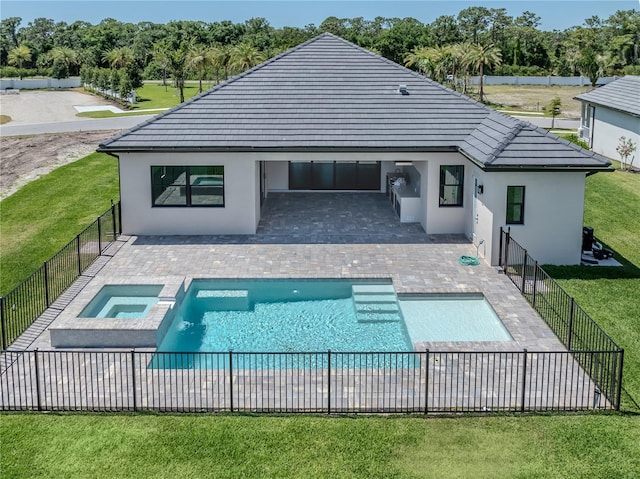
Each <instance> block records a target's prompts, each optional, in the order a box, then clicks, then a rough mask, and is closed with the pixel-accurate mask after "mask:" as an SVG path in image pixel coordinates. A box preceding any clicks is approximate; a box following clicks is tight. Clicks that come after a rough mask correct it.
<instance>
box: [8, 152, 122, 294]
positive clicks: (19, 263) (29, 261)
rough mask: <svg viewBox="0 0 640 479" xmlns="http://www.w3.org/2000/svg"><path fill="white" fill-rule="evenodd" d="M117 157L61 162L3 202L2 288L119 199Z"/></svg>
mask: <svg viewBox="0 0 640 479" xmlns="http://www.w3.org/2000/svg"><path fill="white" fill-rule="evenodd" d="M119 197H120V195H119V189H118V169H117V160H116V158H114V157H112V156H109V155H105V154H103V153H94V154H91V155H89V156H87V157H85V158H83V159H82V160H78V161H76V162H74V163H70V164H68V165H65V166H62V167H61V168H58V169H56V170H54V171H52V172H51V173H49V174H48V175H45V176H43V177H41V178H39V179H37V180H35V181H33V182H31V183H29V184H27V185H25V186H24V187H23V188H21V189H20V190H19V191H17V192H16V193H14V194H13V195H11V196H9V197H7V198H5V199H4V200H2V201H1V202H0V233H1V234H0V271H1V273H2V274H1V275H0V293H1V294H6V293H7V292H9V291H10V290H11V289H12V288H13V287H15V286H16V285H17V284H18V283H19V282H20V281H22V280H23V279H25V278H26V277H27V276H28V275H29V274H31V273H32V272H33V271H35V270H36V269H37V268H39V267H40V266H41V265H42V263H43V262H44V261H45V260H47V259H49V258H50V257H51V256H52V255H53V254H54V253H56V252H57V251H58V250H59V249H60V248H62V247H63V246H64V245H66V244H67V243H68V242H69V241H70V240H72V239H73V237H74V236H75V235H77V234H78V233H80V232H81V231H82V230H83V229H84V228H85V227H86V226H88V225H89V224H91V223H92V222H93V221H95V219H96V218H97V217H98V215H100V214H101V213H103V212H104V211H106V210H107V209H108V208H109V206H110V199H113V200H114V201H118V199H119Z"/></svg>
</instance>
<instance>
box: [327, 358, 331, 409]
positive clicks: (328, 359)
mask: <svg viewBox="0 0 640 479" xmlns="http://www.w3.org/2000/svg"><path fill="white" fill-rule="evenodd" d="M327 393H328V394H327V414H331V350H330V349H329V350H328V351H327Z"/></svg>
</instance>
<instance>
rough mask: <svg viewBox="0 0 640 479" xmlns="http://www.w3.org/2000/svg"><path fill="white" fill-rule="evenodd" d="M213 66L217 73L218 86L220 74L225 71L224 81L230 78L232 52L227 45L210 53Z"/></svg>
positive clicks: (213, 49) (214, 48)
mask: <svg viewBox="0 0 640 479" xmlns="http://www.w3.org/2000/svg"><path fill="white" fill-rule="evenodd" d="M209 55H210V56H211V64H212V65H213V68H215V71H216V84H217V83H218V73H219V72H220V70H222V71H224V79H225V80H226V79H227V77H228V76H229V62H230V60H231V50H230V48H229V47H228V46H227V45H223V46H218V47H213V48H212V49H211V50H210V51H209Z"/></svg>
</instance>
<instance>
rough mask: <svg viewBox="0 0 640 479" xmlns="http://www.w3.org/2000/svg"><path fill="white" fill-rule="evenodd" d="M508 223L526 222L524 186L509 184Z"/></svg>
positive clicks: (519, 223) (518, 223)
mask: <svg viewBox="0 0 640 479" xmlns="http://www.w3.org/2000/svg"><path fill="white" fill-rule="evenodd" d="M507 224H508V225H521V224H524V186H507Z"/></svg>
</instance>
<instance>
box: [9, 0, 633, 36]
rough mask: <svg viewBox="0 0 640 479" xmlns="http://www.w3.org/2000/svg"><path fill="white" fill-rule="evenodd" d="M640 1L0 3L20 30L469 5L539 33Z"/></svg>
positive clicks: (370, 14) (298, 21) (276, 21)
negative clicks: (529, 24) (522, 20)
mask: <svg viewBox="0 0 640 479" xmlns="http://www.w3.org/2000/svg"><path fill="white" fill-rule="evenodd" d="M639 1H640V0H620V1H618V0H533V1H527V0H511V1H500V0H477V1H475V2H474V1H466V0H447V1H442V0H399V1H389V0H380V1H376V0H345V1H329V0H284V1H272V0H235V1H211V0H185V1H178V0H173V1H164V0H109V1H104V0H82V1H60V0H40V1H31V0H1V1H0V18H2V19H5V18H9V17H21V18H22V23H21V24H20V26H23V27H24V26H27V24H28V23H29V22H31V21H33V20H34V19H35V18H39V17H45V18H51V19H53V20H54V21H56V22H58V21H64V22H67V23H73V22H74V21H76V20H83V21H86V22H89V23H92V24H96V23H99V22H100V21H101V20H102V19H104V18H115V19H117V20H120V21H122V22H131V23H138V22H142V21H150V22H154V23H167V22H169V21H171V20H200V21H204V22H215V21H221V20H231V21H232V22H234V23H237V22H244V21H245V20H247V19H249V18H252V17H264V18H266V19H267V20H268V21H269V23H270V24H271V25H272V26H274V27H276V28H281V27H283V26H292V27H304V26H305V25H308V24H311V23H313V24H315V25H316V26H319V25H320V24H321V23H322V21H323V20H324V19H325V18H327V17H329V16H332V15H333V16H336V17H339V18H345V17H346V18H353V17H364V18H365V19H367V20H372V19H374V18H375V17H376V16H382V17H400V18H404V17H414V18H416V19H418V20H420V21H421V22H423V23H431V22H433V21H434V20H435V19H436V18H437V17H438V16H440V15H454V16H456V15H457V14H458V12H459V11H460V10H462V9H464V8H467V7H470V6H485V7H487V8H506V9H507V13H508V14H509V15H511V16H514V17H516V16H519V15H520V14H522V12H523V11H525V10H528V11H531V12H533V13H535V14H537V15H538V16H540V17H541V18H542V21H541V26H540V28H541V29H543V30H555V29H557V30H564V29H565V28H568V27H572V26H578V25H582V24H583V22H584V20H585V19H586V18H590V17H591V16H593V15H597V16H599V17H600V18H602V19H606V18H607V17H608V16H610V15H611V14H613V13H615V12H616V11H617V10H630V9H636V10H638V9H639V8H640V5H639Z"/></svg>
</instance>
